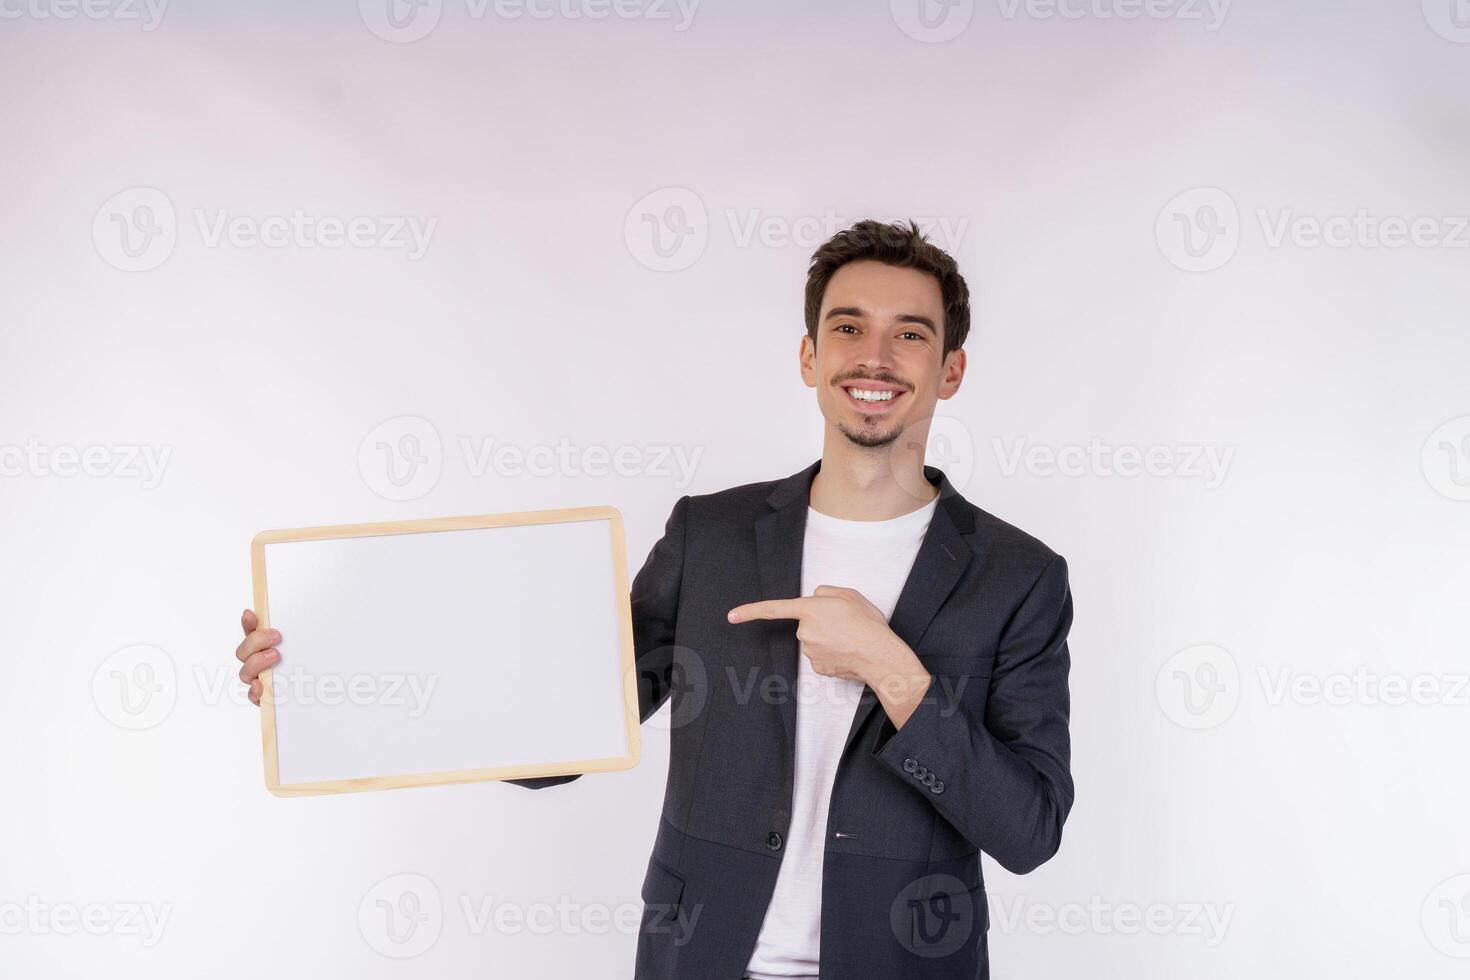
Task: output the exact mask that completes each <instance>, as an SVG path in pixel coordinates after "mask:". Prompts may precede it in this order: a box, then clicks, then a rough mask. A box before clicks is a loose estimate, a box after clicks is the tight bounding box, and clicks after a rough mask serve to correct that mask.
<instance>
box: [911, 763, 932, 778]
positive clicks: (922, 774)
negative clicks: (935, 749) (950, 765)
mask: <svg viewBox="0 0 1470 980" xmlns="http://www.w3.org/2000/svg"><path fill="white" fill-rule="evenodd" d="M927 775H929V769H928V767H927V766H920V767H919V771H918V772H916V773H914V778H915V779H918V780H923V778H924V777H925V776H927Z"/></svg>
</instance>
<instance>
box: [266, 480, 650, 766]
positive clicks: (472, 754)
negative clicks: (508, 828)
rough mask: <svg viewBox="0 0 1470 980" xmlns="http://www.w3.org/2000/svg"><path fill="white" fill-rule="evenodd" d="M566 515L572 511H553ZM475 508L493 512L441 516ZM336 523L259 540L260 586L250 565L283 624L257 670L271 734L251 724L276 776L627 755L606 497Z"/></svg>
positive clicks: (613, 534)
mask: <svg viewBox="0 0 1470 980" xmlns="http://www.w3.org/2000/svg"><path fill="white" fill-rule="evenodd" d="M592 514H599V515H604V516H601V517H595V518H591V519H588V515H592ZM566 515H578V516H581V517H582V518H583V519H570V520H569V519H553V518H556V517H558V516H559V517H562V518H564V517H565V516H566ZM523 520H533V521H535V522H534V523H519V521H523ZM487 521H505V523H499V524H494V525H492V526H458V527H455V528H454V529H442V528H447V527H448V526H450V525H453V524H455V523H456V522H459V523H464V522H479V523H484V522H487ZM410 527H413V528H415V529H414V530H405V529H406V528H410ZM426 527H433V528H441V529H433V530H427V529H423V528H426ZM369 529H376V530H378V531H389V532H392V533H371V531H370V530H369ZM335 530H336V531H340V532H350V533H346V535H345V536H340V537H338V536H326V535H329V534H332V533H334V529H332V528H316V529H306V530H305V531H303V532H298V533H297V534H296V535H294V536H293V532H266V533H265V534H263V535H261V536H259V537H257V540H256V545H257V550H258V558H257V565H258V566H259V567H258V568H257V589H258V590H259V588H260V586H261V581H260V579H261V578H262V577H263V579H264V590H265V596H264V599H265V602H264V603H261V598H262V597H261V596H259V595H258V596H257V603H258V604H262V605H264V606H266V608H268V610H269V625H270V626H273V627H275V628H277V629H279V630H280V631H281V634H282V642H281V644H280V647H279V648H280V651H281V662H280V664H279V665H278V666H277V667H276V668H275V669H274V670H273V671H270V672H269V674H270V675H271V676H270V688H271V692H270V701H271V704H270V705H269V706H268V707H269V710H270V713H271V715H272V716H273V717H271V718H270V719H268V722H269V723H273V726H274V732H273V738H272V733H271V732H269V731H267V733H266V735H267V737H266V739H265V741H266V752H267V759H266V771H267V784H268V786H270V788H271V789H272V790H273V791H275V792H284V793H303V792H306V793H309V792H343V791H351V790H355V789H377V788H397V787H399V786H404V785H426V784H431V783H435V782H460V781H467V780H470V779H493V778H519V777H523V776H528V775H548V774H553V773H569V772H588V771H599V770H606V769H615V768H628V767H629V766H631V765H634V764H636V761H637V754H638V726H637V693H636V687H635V686H634V685H633V684H632V682H631V669H630V668H631V665H632V660H631V649H630V645H631V624H630V622H629V621H628V602H627V585H626V568H625V567H624V564H623V561H622V548H623V544H622V533H621V530H622V529H621V520H620V517H619V516H618V515H617V512H616V511H615V510H612V509H611V508H579V509H576V510H572V511H545V512H530V513H523V514H518V515H489V516H488V517H483V518H450V519H444V520H440V521H429V522H401V523H399V524H384V525H356V526H343V527H342V528H339V529H335ZM293 537H294V539H293ZM262 573H263V574H262ZM630 700H631V704H630ZM262 705H263V707H265V698H263V699H262ZM630 716H631V724H630ZM269 727H270V725H269V724H267V728H269ZM272 742H273V743H274V744H273V745H272ZM272 750H274V756H275V757H274V760H272V759H271V758H270V755H271V753H272ZM273 762H274V768H275V772H274V779H272V763H273Z"/></svg>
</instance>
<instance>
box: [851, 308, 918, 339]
mask: <svg viewBox="0 0 1470 980" xmlns="http://www.w3.org/2000/svg"><path fill="white" fill-rule="evenodd" d="M867 315H868V314H867V313H865V312H864V311H863V310H862V309H860V308H858V307H856V306H834V307H832V309H830V310H828V311H827V316H826V319H828V320H830V319H832V318H833V317H834V316H855V317H857V318H858V319H862V318H864V317H866V316H867ZM894 319H895V320H897V321H898V322H899V323H915V324H918V325H919V326H921V327H928V328H929V332H930V333H931V334H933V335H934V336H936V337H937V336H939V330H938V328H937V327H935V326H934V321H933V320H931V319H929V318H928V317H927V316H920V315H919V314H917V313H900V314H899V315H898V316H896V317H894Z"/></svg>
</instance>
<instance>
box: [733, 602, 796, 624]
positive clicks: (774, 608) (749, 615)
mask: <svg viewBox="0 0 1470 980" xmlns="http://www.w3.org/2000/svg"><path fill="white" fill-rule="evenodd" d="M808 604H809V602H808V600H807V599H804V598H803V599H763V600H761V601H760V602H747V603H745V604H744V605H741V606H736V607H735V608H734V609H731V610H730V611H729V612H728V613H726V614H725V618H726V619H728V620H730V622H732V623H743V622H745V621H746V620H750V619H800V618H801V617H802V614H803V613H805V612H806V610H807V606H808Z"/></svg>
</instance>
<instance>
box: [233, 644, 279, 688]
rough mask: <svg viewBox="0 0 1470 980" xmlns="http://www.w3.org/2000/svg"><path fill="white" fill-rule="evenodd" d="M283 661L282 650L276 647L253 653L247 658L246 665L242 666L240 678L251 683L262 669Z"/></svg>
mask: <svg viewBox="0 0 1470 980" xmlns="http://www.w3.org/2000/svg"><path fill="white" fill-rule="evenodd" d="M280 662H281V651H279V650H277V649H276V648H275V647H271V648H270V649H269V650H262V651H260V652H259V653H252V654H251V655H250V656H248V657H246V658H245V666H243V667H241V668H240V680H242V681H244V682H245V683H246V684H249V683H251V682H252V681H254V680H255V679H256V678H257V677H259V676H260V672H261V671H262V670H267V669H269V668H271V667H274V666H275V665H276V664H278V663H280Z"/></svg>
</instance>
